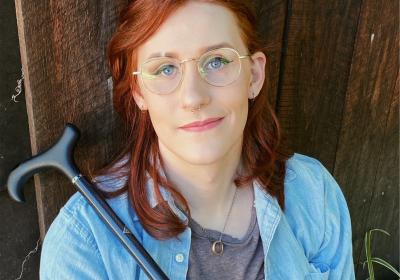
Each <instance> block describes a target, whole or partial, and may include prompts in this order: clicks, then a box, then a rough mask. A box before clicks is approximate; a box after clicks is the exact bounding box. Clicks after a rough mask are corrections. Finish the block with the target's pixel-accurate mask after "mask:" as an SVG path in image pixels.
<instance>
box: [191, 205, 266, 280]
mask: <svg viewBox="0 0 400 280" xmlns="http://www.w3.org/2000/svg"><path fill="white" fill-rule="evenodd" d="M189 226H190V228H191V229H192V241H191V247H190V255H189V268H188V273H187V278H186V279H196V280H197V279H207V280H211V279H218V280H220V279H221V280H222V279H229V280H233V279H246V280H252V279H255V280H263V279H264V251H263V246H262V241H261V237H260V232H259V228H258V223H257V216H256V211H255V208H254V206H253V207H252V210H251V222H250V226H249V228H248V230H247V232H246V234H245V236H244V237H243V238H241V239H237V238H234V237H232V236H231V235H227V234H222V238H221V240H222V242H223V243H224V252H223V255H222V256H216V255H213V253H212V252H211V246H212V242H214V241H215V240H219V237H220V235H221V232H219V231H216V230H211V229H203V228H202V227H201V225H199V224H198V223H197V222H196V221H195V220H193V219H192V220H191V221H189Z"/></svg>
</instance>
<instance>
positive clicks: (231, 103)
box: [134, 1, 266, 165]
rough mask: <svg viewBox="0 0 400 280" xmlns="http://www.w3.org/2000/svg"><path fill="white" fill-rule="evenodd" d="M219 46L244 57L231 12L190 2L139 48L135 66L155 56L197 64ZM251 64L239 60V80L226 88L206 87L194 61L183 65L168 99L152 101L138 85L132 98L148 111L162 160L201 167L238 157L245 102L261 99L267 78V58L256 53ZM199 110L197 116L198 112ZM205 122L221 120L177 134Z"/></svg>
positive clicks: (148, 94)
mask: <svg viewBox="0 0 400 280" xmlns="http://www.w3.org/2000/svg"><path fill="white" fill-rule="evenodd" d="M220 44H226V45H227V46H230V47H232V48H234V49H236V50H237V51H238V52H239V54H240V55H245V54H247V53H248V52H247V48H246V46H245V44H244V42H243V41H242V39H241V37H240V30H239V27H238V25H237V23H236V21H235V18H234V15H233V14H232V13H231V12H230V10H228V9H226V8H224V7H222V6H219V5H215V4H210V3H202V2H195V1H193V2H189V3H188V4H187V5H185V6H184V7H181V8H180V9H178V10H177V11H176V12H175V13H174V14H172V15H171V16H170V17H169V18H168V19H167V20H166V21H165V22H164V23H163V25H162V26H161V27H160V29H159V30H158V31H157V32H156V33H155V34H154V35H153V36H152V37H151V38H150V39H149V40H148V41H147V42H146V43H144V44H143V45H142V46H140V48H139V49H138V65H141V64H142V63H143V62H144V61H146V60H147V59H148V58H149V57H150V56H151V55H152V54H154V53H158V56H165V55H166V54H165V53H174V54H175V55H174V56H173V57H176V58H177V59H179V60H183V59H188V58H198V57H199V56H200V55H202V54H203V53H204V52H205V51H204V50H205V49H207V48H208V47H211V46H215V45H220ZM169 55H170V54H169ZM252 58H253V60H254V61H252V60H251V59H250V58H249V57H247V58H244V59H241V63H242V68H241V73H240V75H239V77H238V78H237V80H236V81H234V82H233V83H231V84H229V85H227V86H225V87H216V86H212V85H210V84H208V83H207V82H206V81H204V80H203V79H202V78H201V76H200V74H199V72H198V70H197V64H196V61H188V62H185V63H184V67H183V68H184V73H183V77H182V81H181V84H180V86H179V87H178V88H177V89H175V90H174V91H173V92H171V93H170V94H167V95H156V94H154V93H152V92H150V91H149V90H148V89H147V88H146V87H145V86H144V85H143V84H142V83H141V82H140V83H139V87H140V93H135V94H134V96H135V101H136V103H137V104H138V106H139V107H140V106H144V109H147V110H148V112H149V115H150V119H151V122H152V124H153V127H154V130H155V132H156V134H157V136H158V141H159V145H160V150H161V153H162V154H163V153H164V154H165V153H169V154H170V155H174V156H175V157H177V158H179V159H181V160H184V161H185V162H188V163H191V164H197V165H199V164H200V165H201V164H211V163H213V162H216V161H218V160H219V159H221V158H223V157H224V156H226V155H227V154H228V153H229V152H232V151H237V152H241V146H242V138H243V130H244V127H245V124H246V120H247V113H248V98H251V97H252V94H253V93H254V96H256V95H257V94H258V93H259V91H260V89H261V87H262V84H263V82H264V75H265V74H264V67H265V60H266V58H265V55H264V54H263V53H260V52H258V53H255V54H253V55H252ZM139 80H140V79H139ZM199 106H201V108H200V110H196V109H197V108H198V107H199ZM142 108H143V107H142ZM193 110H194V111H193ZM209 118H222V120H220V121H219V122H218V123H217V125H215V124H214V125H210V127H209V128H208V129H200V130H199V129H197V131H193V130H188V129H183V128H181V127H182V126H185V125H187V124H189V123H192V122H195V121H203V120H206V119H209Z"/></svg>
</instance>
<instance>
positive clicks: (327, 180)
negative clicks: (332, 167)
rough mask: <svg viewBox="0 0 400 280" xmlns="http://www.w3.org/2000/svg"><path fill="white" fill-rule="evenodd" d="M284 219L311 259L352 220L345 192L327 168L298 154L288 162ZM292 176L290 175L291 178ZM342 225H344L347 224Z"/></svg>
mask: <svg viewBox="0 0 400 280" xmlns="http://www.w3.org/2000/svg"><path fill="white" fill-rule="evenodd" d="M286 170H287V172H288V177H289V179H288V180H286V181H285V211H284V215H285V218H286V219H287V221H288V223H289V224H290V226H291V228H292V230H293V233H294V234H295V236H296V238H297V239H298V240H299V241H300V242H301V243H302V245H303V247H304V248H305V250H306V251H308V254H309V256H312V255H314V254H316V253H317V252H318V249H319V248H320V246H321V245H322V244H323V241H324V238H326V236H327V235H328V236H329V235H331V234H332V232H333V230H336V229H335V227H336V228H337V229H338V230H345V231H348V229H344V228H343V229H341V228H338V227H337V225H338V224H340V223H341V221H340V220H343V221H345V220H346V225H349V223H348V222H347V221H348V220H349V218H350V217H349V212H348V208H347V204H346V200H345V198H344V195H343V192H342V190H341V188H340V186H339V185H338V183H337V182H336V180H335V179H334V177H333V176H332V175H331V173H330V172H329V171H328V170H327V169H326V168H325V166H324V165H323V164H322V163H321V162H320V161H319V160H317V159H315V158H313V157H310V156H306V155H302V154H298V153H295V154H294V156H292V157H291V158H290V159H289V160H288V161H287V169H286ZM289 174H290V175H289ZM343 221H342V222H343Z"/></svg>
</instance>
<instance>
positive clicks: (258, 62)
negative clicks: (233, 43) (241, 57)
mask: <svg viewBox="0 0 400 280" xmlns="http://www.w3.org/2000/svg"><path fill="white" fill-rule="evenodd" d="M251 58H252V62H251V80H250V88H249V98H250V99H252V98H255V97H256V96H258V94H259V93H260V91H261V88H262V86H263V84H264V80H265V64H266V62H267V58H266V56H265V54H264V53H263V52H256V53H254V54H252V56H251Z"/></svg>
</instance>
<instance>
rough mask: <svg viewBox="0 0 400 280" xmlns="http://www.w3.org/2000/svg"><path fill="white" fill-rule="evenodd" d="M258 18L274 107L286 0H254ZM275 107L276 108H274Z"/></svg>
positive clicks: (269, 95) (269, 91) (269, 96)
mask: <svg viewBox="0 0 400 280" xmlns="http://www.w3.org/2000/svg"><path fill="white" fill-rule="evenodd" d="M254 4H255V7H256V11H257V17H258V20H259V26H258V32H259V33H260V34H261V35H262V38H263V40H264V41H265V44H266V53H265V55H266V56H267V65H268V68H269V69H268V72H269V73H267V75H268V74H269V75H268V76H267V77H266V80H267V81H266V82H267V83H268V87H267V93H268V99H269V101H270V104H271V105H272V108H274V107H275V104H276V99H277V94H278V83H279V73H280V65H281V56H282V52H283V45H282V37H283V35H284V31H285V19H286V11H287V1H286V0H274V1H263V0H257V1H254ZM275 109H276V108H275Z"/></svg>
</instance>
